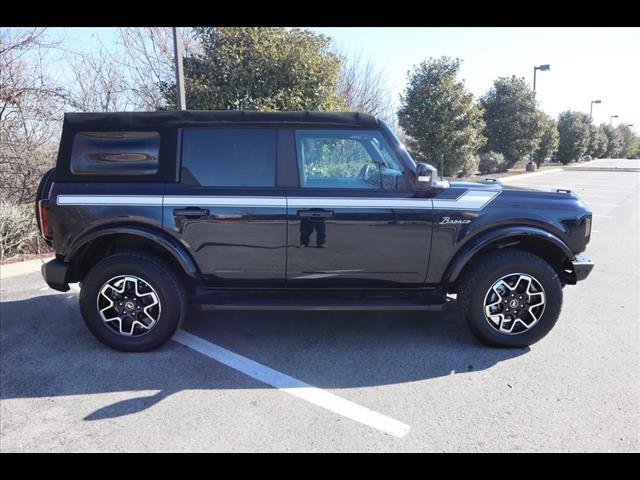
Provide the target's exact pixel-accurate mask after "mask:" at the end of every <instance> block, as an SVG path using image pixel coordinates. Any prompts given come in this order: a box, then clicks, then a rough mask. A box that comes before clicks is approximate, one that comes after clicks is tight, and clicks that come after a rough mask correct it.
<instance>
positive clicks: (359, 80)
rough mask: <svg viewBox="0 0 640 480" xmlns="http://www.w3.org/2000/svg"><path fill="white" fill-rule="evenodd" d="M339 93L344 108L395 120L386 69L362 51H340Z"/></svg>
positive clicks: (387, 119)
mask: <svg viewBox="0 0 640 480" xmlns="http://www.w3.org/2000/svg"><path fill="white" fill-rule="evenodd" d="M337 95H338V97H339V98H340V99H341V101H342V104H343V105H344V106H345V109H347V110H350V111H354V112H361V113H368V114H370V115H375V116H376V117H380V118H383V119H385V121H387V122H388V121H393V117H395V112H393V111H392V110H391V102H390V97H391V93H390V92H389V88H388V86H387V81H386V77H385V75H384V72H383V71H382V70H380V69H379V68H377V67H376V66H375V64H373V63H372V62H371V61H368V60H365V59H363V57H362V54H357V55H352V56H350V57H348V56H347V55H344V54H340V72H339V78H338V89H337Z"/></svg>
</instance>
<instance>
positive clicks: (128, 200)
mask: <svg viewBox="0 0 640 480" xmlns="http://www.w3.org/2000/svg"><path fill="white" fill-rule="evenodd" d="M56 203H57V204H58V205H162V195H58V198H57V200H56Z"/></svg>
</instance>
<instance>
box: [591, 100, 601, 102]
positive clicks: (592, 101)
mask: <svg viewBox="0 0 640 480" xmlns="http://www.w3.org/2000/svg"><path fill="white" fill-rule="evenodd" d="M591 103H602V100H591Z"/></svg>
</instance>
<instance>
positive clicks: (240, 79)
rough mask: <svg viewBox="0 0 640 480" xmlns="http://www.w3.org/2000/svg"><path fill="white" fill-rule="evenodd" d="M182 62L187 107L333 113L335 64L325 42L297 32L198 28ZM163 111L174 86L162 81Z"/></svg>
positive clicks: (170, 102) (169, 103)
mask: <svg viewBox="0 0 640 480" xmlns="http://www.w3.org/2000/svg"><path fill="white" fill-rule="evenodd" d="M195 35H196V37H197V40H198V41H199V42H200V51H199V52H195V53H192V54H189V55H187V56H186V57H185V58H184V73H185V91H186V100H187V108H190V109H212V110H335V109H339V108H340V106H341V104H340V101H339V98H338V95H337V86H338V74H339V70H340V59H339V57H338V55H336V54H335V53H334V52H332V51H331V50H330V48H329V44H330V39H329V37H326V36H325V35H319V34H316V33H313V32H310V31H307V30H301V29H298V28H292V29H287V28H280V27H269V28H257V27H225V28H221V27H199V28H196V29H195ZM161 86H162V91H163V95H164V99H165V102H166V104H167V106H168V107H170V108H172V107H174V106H175V84H174V83H173V82H166V81H165V82H163V83H162V85H161Z"/></svg>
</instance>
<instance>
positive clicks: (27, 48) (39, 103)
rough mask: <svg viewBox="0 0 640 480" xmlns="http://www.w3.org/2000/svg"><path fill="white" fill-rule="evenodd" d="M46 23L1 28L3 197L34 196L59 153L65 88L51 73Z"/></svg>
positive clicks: (52, 46)
mask: <svg viewBox="0 0 640 480" xmlns="http://www.w3.org/2000/svg"><path fill="white" fill-rule="evenodd" d="M58 47H59V45H58V44H57V43H49V42H47V41H46V39H45V29H43V28H0V199H2V200H6V201H10V202H12V203H14V202H15V203H24V202H30V201H32V200H33V198H34V195H35V191H36V189H37V186H38V182H39V180H40V176H41V175H42V174H43V173H44V172H45V171H46V170H47V169H49V168H51V167H52V166H53V163H54V159H55V155H56V153H57V141H58V139H59V134H60V125H61V120H62V113H61V112H62V111H63V110H64V100H65V97H66V93H65V90H64V89H63V88H61V87H60V86H59V85H58V84H57V83H56V82H54V80H53V79H52V78H51V77H50V76H48V75H47V74H45V72H46V71H47V69H48V65H49V64H50V62H51V61H52V59H51V55H50V54H51V53H52V51H53V50H55V49H57V48H58Z"/></svg>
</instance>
